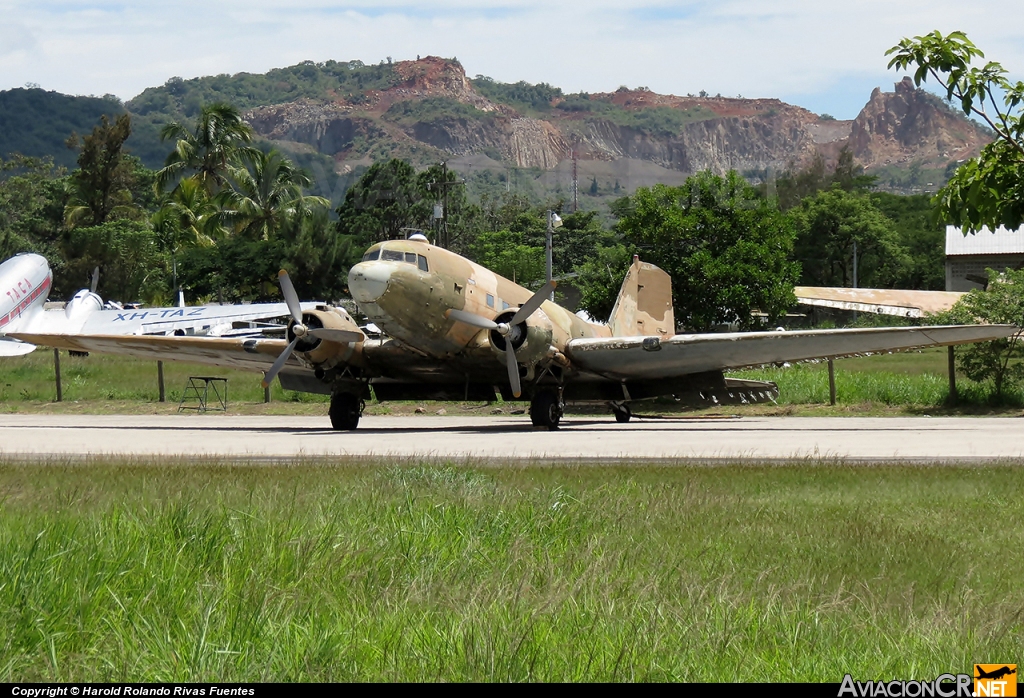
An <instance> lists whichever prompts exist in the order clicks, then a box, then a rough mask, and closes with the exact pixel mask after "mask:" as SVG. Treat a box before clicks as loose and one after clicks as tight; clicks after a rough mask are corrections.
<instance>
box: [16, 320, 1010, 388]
mask: <svg viewBox="0 0 1024 698" xmlns="http://www.w3.org/2000/svg"><path fill="white" fill-rule="evenodd" d="M1017 331H1018V328H1017V327H1014V326H1013V325H940V326H931V327H873V328H866V329H844V330H800V331H796V332H728V333H721V334H714V333H711V334H678V335H676V336H675V337H670V338H669V339H661V338H660V337H601V338H587V339H573V340H571V341H570V342H569V344H568V346H567V347H566V353H567V354H568V356H569V359H570V360H571V361H572V362H573V364H575V365H576V366H577V367H579V368H582V369H584V370H587V371H591V372H593V373H597V374H599V375H602V376H606V377H608V378H615V379H620V380H628V379H641V380H657V379H660V378H674V377H678V376H684V375H687V374H690V373H702V372H704V371H723V370H727V369H735V368H744V367H747V366H759V365H761V364H770V363H782V362H785V361H802V360H805V359H825V358H835V357H841V356H850V355H853V354H864V353H867V352H885V351H901V350H905V349H917V348H920V347H930V346H945V345H950V344H968V343H971V342H983V341H986V340H990V339H1000V338H1002V337H1008V336H1010V335H1012V334H1014V333H1015V332H1017ZM29 341H32V340H29Z"/></svg>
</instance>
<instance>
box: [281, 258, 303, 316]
mask: <svg viewBox="0 0 1024 698" xmlns="http://www.w3.org/2000/svg"><path fill="white" fill-rule="evenodd" d="M277 280H278V281H280V282H281V293H282V294H283V295H284V302H285V303H286V304H287V305H288V312H290V313H291V314H292V318H294V320H295V322H297V323H299V324H301V323H302V306H301V305H300V304H299V295H298V294H297V293H295V287H294V286H292V280H291V279H289V278H288V272H286V271H285V270H284V269H282V270H281V271H279V272H277Z"/></svg>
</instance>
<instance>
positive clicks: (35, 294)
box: [0, 276, 50, 327]
mask: <svg viewBox="0 0 1024 698" xmlns="http://www.w3.org/2000/svg"><path fill="white" fill-rule="evenodd" d="M48 288H50V277H49V276H47V277H46V278H45V279H43V283H41V284H39V285H38V286H36V287H35V288H34V289H32V291H31V292H30V293H29V294H28V297H27V298H26V299H25V300H23V301H22V302H21V305H19V306H18V307H17V308H15V309H14V310H12V311H11V312H10V313H8V314H7V315H5V316H3V317H0V327H4V326H5V325H8V324H10V322H11V321H12V320H14V319H15V318H18V317H21V314H22V313H23V312H24V311H25V309H26V308H28V306H29V305H31V304H32V301H34V300H36V299H37V298H39V296H40V295H42V294H43V292H44V291H46V290H47V289H48Z"/></svg>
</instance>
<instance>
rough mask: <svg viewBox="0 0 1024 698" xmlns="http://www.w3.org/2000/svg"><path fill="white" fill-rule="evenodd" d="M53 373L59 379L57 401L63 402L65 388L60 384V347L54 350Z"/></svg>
mask: <svg viewBox="0 0 1024 698" xmlns="http://www.w3.org/2000/svg"><path fill="white" fill-rule="evenodd" d="M53 375H54V377H55V378H56V379H57V402H63V401H64V389H63V388H62V386H61V384H60V349H54V350H53Z"/></svg>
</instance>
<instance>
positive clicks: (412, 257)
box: [405, 252, 416, 264]
mask: <svg viewBox="0 0 1024 698" xmlns="http://www.w3.org/2000/svg"><path fill="white" fill-rule="evenodd" d="M405 261H406V262H408V263H409V264H415V263H416V253H415V252H406V253H405Z"/></svg>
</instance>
